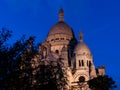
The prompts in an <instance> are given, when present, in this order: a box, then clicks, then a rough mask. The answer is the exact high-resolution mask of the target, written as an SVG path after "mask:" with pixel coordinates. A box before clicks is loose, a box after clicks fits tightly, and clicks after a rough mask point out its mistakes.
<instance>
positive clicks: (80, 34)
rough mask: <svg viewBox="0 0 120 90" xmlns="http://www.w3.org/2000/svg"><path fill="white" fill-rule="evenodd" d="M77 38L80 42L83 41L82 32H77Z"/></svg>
mask: <svg viewBox="0 0 120 90" xmlns="http://www.w3.org/2000/svg"><path fill="white" fill-rule="evenodd" d="M79 38H80V42H82V41H83V33H82V32H80V33H79Z"/></svg>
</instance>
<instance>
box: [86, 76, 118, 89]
mask: <svg viewBox="0 0 120 90" xmlns="http://www.w3.org/2000/svg"><path fill="white" fill-rule="evenodd" d="M88 85H89V88H90V89H91V90H111V89H113V88H116V84H115V81H113V79H112V78H110V77H108V76H107V75H104V76H98V77H96V78H93V79H91V80H89V81H88Z"/></svg>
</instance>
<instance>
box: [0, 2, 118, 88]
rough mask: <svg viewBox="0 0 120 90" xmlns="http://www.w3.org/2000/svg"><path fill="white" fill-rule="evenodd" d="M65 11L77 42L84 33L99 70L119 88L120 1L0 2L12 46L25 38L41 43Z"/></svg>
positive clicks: (0, 24)
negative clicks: (79, 35)
mask: <svg viewBox="0 0 120 90" xmlns="http://www.w3.org/2000/svg"><path fill="white" fill-rule="evenodd" d="M61 7H62V8H63V9H64V13H65V22H67V23H68V24H69V25H70V26H71V27H72V28H73V30H74V32H75V35H76V38H77V39H78V33H79V31H80V30H82V31H83V34H84V41H85V42H86V44H87V45H88V46H89V47H90V49H91V52H92V54H93V57H94V63H95V65H96V67H97V66H99V65H105V66H106V73H107V74H108V75H109V76H111V77H113V79H114V80H115V81H117V83H118V86H120V69H119V68H120V0H0V28H2V27H6V28H7V29H10V30H12V31H13V37H12V38H11V40H10V42H11V43H13V42H14V41H15V40H17V39H19V38H20V37H21V36H22V35H23V34H26V35H27V36H30V35H34V36H36V40H37V42H42V41H43V40H44V39H45V38H46V36H47V34H48V31H49V30H50V28H51V27H52V26H53V25H54V24H55V23H56V22H57V21H58V11H59V9H60V8H61Z"/></svg>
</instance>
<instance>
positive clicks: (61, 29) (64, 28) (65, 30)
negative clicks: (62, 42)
mask: <svg viewBox="0 0 120 90" xmlns="http://www.w3.org/2000/svg"><path fill="white" fill-rule="evenodd" d="M55 34H65V35H70V36H73V31H72V28H71V27H70V26H69V25H68V24H66V23H65V22H64V11H63V9H60V11H59V21H58V22H57V23H56V24H55V25H54V26H53V27H52V28H51V30H50V32H49V33H48V36H50V35H55Z"/></svg>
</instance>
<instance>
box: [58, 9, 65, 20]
mask: <svg viewBox="0 0 120 90" xmlns="http://www.w3.org/2000/svg"><path fill="white" fill-rule="evenodd" d="M59 21H64V11H63V9H62V8H61V9H60V10H59Z"/></svg>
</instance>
